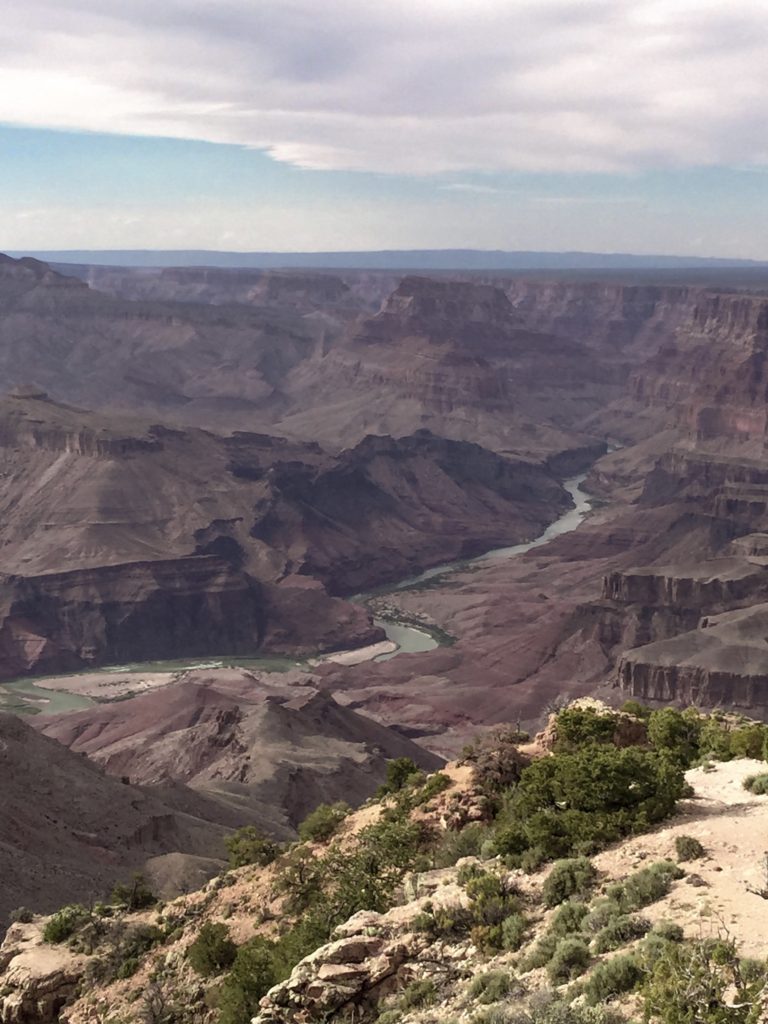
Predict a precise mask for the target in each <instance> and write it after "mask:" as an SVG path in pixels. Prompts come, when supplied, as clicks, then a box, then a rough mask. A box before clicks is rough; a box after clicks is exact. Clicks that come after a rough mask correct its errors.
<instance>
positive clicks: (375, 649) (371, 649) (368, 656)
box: [309, 640, 397, 665]
mask: <svg viewBox="0 0 768 1024" xmlns="http://www.w3.org/2000/svg"><path fill="white" fill-rule="evenodd" d="M396 650H397V644H396V643H395V642H394V641H393V640H382V641H381V642H380V643H378V644H369V645H368V647H357V648H356V649H355V650H353V651H336V652H334V653H333V654H326V655H324V656H323V657H322V658H312V659H311V660H310V661H309V664H310V665H320V664H322V663H323V662H327V661H331V662H333V664H334V665H360V664H362V662H364V661H373V660H374V658H378V657H379V655H381V654H392V652H393V651H396Z"/></svg>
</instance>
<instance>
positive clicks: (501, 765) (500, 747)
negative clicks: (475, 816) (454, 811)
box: [465, 730, 527, 794]
mask: <svg viewBox="0 0 768 1024" xmlns="http://www.w3.org/2000/svg"><path fill="white" fill-rule="evenodd" d="M522 735H523V734H521V733H519V732H517V731H515V732H513V731H511V730H505V731H503V732H497V733H495V734H494V735H492V736H485V737H483V739H482V740H480V741H479V742H478V743H477V744H476V745H475V746H473V747H472V748H471V749H467V750H465V760H466V761H467V762H469V763H470V764H471V765H472V766H473V771H472V782H473V784H474V785H475V786H476V787H477V788H478V789H482V790H483V791H484V792H486V793H489V794H499V793H503V792H504V791H505V790H508V789H511V788H512V787H513V786H515V785H517V783H518V782H519V780H520V777H521V774H522V772H523V769H524V768H525V765H526V764H527V760H526V758H524V757H523V755H522V754H521V753H520V751H519V750H518V749H517V744H518V743H520V742H521V736H522Z"/></svg>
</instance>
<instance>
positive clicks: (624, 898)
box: [606, 860, 685, 914]
mask: <svg viewBox="0 0 768 1024" xmlns="http://www.w3.org/2000/svg"><path fill="white" fill-rule="evenodd" d="M684 874H685V872H684V871H682V870H681V869H680V868H679V867H678V866H677V864H673V863H672V861H670V860H661V861H657V862H656V863H655V864H651V865H650V866H649V867H647V868H641V869H640V870H639V871H636V872H635V873H634V874H633V875H629V877H628V878H625V879H624V881H623V882H614V884H613V885H609V886H608V888H607V890H606V894H607V896H608V898H609V899H611V900H615V901H616V903H618V904H619V906H620V907H621V910H622V912H623V913H625V914H631V913H632V912H633V911H634V910H642V908H643V907H647V906H649V905H650V904H651V903H656V902H657V900H660V899H662V898H663V897H664V896H666V895H667V893H668V892H669V891H670V889H671V888H672V883H673V882H674V881H675V880H676V879H678V878H682V877H683V875H684Z"/></svg>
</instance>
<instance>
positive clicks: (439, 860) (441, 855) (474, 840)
mask: <svg viewBox="0 0 768 1024" xmlns="http://www.w3.org/2000/svg"><path fill="white" fill-rule="evenodd" d="M490 836H491V831H490V829H489V828H488V826H487V825H482V824H480V823H479V822H473V823H472V824H471V825H467V826H466V828H463V829H461V831H460V832H446V833H445V834H444V836H443V837H442V839H441V842H440V845H439V846H438V847H437V849H436V850H435V854H434V863H435V867H436V868H452V867H453V866H454V864H455V863H456V862H457V861H459V860H461V859H462V858H463V857H479V856H480V854H481V852H482V849H483V844H484V843H486V842H487V841H488V839H489V838H490ZM499 852H501V851H499Z"/></svg>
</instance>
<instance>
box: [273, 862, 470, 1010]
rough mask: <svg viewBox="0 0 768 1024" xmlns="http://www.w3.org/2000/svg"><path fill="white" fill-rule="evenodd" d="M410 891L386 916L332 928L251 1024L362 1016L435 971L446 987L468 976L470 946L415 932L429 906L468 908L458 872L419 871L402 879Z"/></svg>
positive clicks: (363, 915)
mask: <svg viewBox="0 0 768 1024" xmlns="http://www.w3.org/2000/svg"><path fill="white" fill-rule="evenodd" d="M409 889H410V894H409V895H407V896H406V899H409V900H410V902H403V904H402V905H401V906H398V907H395V908H394V909H393V910H390V911H388V912H387V913H385V914H377V913H373V912H371V911H361V912H360V913H358V914H355V915H354V916H353V917H351V918H350V919H349V920H348V921H347V922H346V923H345V924H343V925H342V926H341V927H339V928H337V929H336V932H335V937H334V939H333V941H331V942H329V943H328V944H327V945H324V946H321V947H320V948H319V949H317V950H315V952H314V953H311V954H310V955H309V956H308V957H305V959H304V960H302V961H301V962H300V963H299V964H297V966H296V967H295V968H294V969H293V971H292V972H291V975H290V977H289V978H288V979H287V980H286V981H284V982H282V983H281V984H279V985H277V986H275V987H274V988H272V989H270V991H269V992H268V993H267V995H266V996H265V997H264V998H263V999H262V1001H261V1010H260V1012H259V1014H258V1015H257V1016H256V1017H255V1018H254V1024H292V1022H294V1021H298V1020H303V1019H305V1018H307V1017H316V1016H320V1015H323V1014H325V1015H332V1014H337V1013H343V1012H351V1013H354V1012H360V1011H361V1010H365V1008H371V1007H375V1006H376V1005H377V1004H378V1003H379V1001H380V1000H381V999H383V998H384V997H385V996H387V995H388V994H390V993H392V992H396V991H397V990H398V989H400V988H403V987H405V985H407V984H408V983H409V982H411V981H413V980H415V979H418V978H426V977H429V976H430V975H431V974H435V973H436V974H437V975H438V976H439V977H440V979H441V981H442V982H448V981H451V980H455V979H457V978H460V977H464V976H466V966H465V965H466V961H467V958H468V956H469V954H470V951H471V948H472V947H471V944H470V942H469V941H463V942H461V941H460V942H454V943H450V942H448V941H445V940H437V941H435V940H434V939H433V938H431V937H430V936H429V935H428V934H426V933H425V932H419V931H416V930H415V929H414V920H415V918H416V917H417V916H418V914H419V913H421V912H422V911H423V909H424V907H425V904H427V902H429V904H431V907H432V908H433V909H444V910H449V911H450V910H454V911H455V910H457V909H459V908H464V907H466V906H468V899H467V895H466V892H465V891H464V890H463V889H462V888H461V886H459V885H457V884H456V875H455V870H454V869H451V868H449V869H446V870H440V871H430V872H425V873H424V874H420V875H418V876H416V877H413V878H411V879H410V880H406V891H408V890H409Z"/></svg>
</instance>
